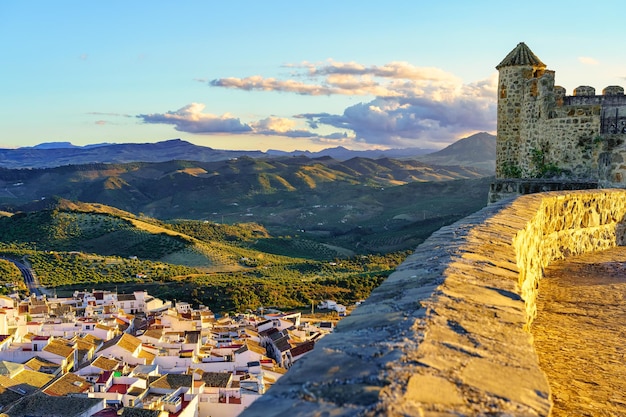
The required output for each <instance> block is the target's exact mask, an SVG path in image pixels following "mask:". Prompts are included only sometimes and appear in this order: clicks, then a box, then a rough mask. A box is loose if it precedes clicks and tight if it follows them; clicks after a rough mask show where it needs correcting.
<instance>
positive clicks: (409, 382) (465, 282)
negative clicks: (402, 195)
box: [242, 190, 626, 417]
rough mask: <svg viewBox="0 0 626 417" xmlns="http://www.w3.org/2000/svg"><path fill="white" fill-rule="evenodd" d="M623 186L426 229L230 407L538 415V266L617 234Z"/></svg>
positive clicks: (562, 195) (553, 196) (617, 238)
mask: <svg viewBox="0 0 626 417" xmlns="http://www.w3.org/2000/svg"><path fill="white" fill-rule="evenodd" d="M625 216H626V190H593V191H564V192H549V193H540V194H530V195H525V196H522V197H519V198H517V199H515V200H502V201H499V202H497V203H494V204H492V205H490V206H488V207H486V208H485V209H483V210H481V211H479V212H477V213H475V214H473V215H471V216H469V217H467V218H465V219H463V220H462V221H460V222H457V223H455V224H453V225H451V226H447V227H444V228H442V229H440V230H439V231H437V232H435V233H434V234H433V235H432V236H431V237H430V238H429V239H427V240H426V241H425V242H424V243H423V244H422V245H420V246H419V247H418V248H417V250H416V251H415V253H413V254H412V255H411V256H409V257H408V258H407V259H406V261H405V262H404V263H403V264H402V265H400V266H399V267H398V268H397V270H396V271H395V272H394V273H393V274H392V275H391V276H390V277H389V278H388V279H387V280H386V281H385V282H384V283H383V284H382V285H381V286H380V287H378V288H377V289H376V290H374V291H373V292H372V294H371V296H370V297H369V298H368V299H367V300H366V302H365V303H364V304H362V305H361V306H359V307H358V308H357V309H355V310H354V311H353V313H352V314H351V315H350V316H348V317H347V318H345V319H344V320H342V321H341V322H340V323H339V325H338V326H337V328H336V331H335V333H333V334H331V335H330V336H327V337H325V338H323V339H322V340H321V341H320V342H319V343H318V344H317V345H316V347H315V350H314V351H313V352H311V353H310V354H308V355H307V356H306V357H304V358H303V359H301V360H299V361H298V362H296V364H295V365H294V366H293V367H292V369H291V370H290V371H289V372H288V373H287V374H286V375H285V376H284V377H282V378H281V379H280V380H279V381H278V383H277V384H276V385H274V386H273V387H272V388H271V389H270V390H269V391H268V392H267V393H266V394H265V395H264V396H263V397H261V398H260V399H259V400H257V401H256V402H255V403H254V404H253V405H252V406H251V407H250V408H248V409H247V410H246V411H245V412H244V413H243V414H242V416H244V417H253V416H285V415H289V416H307V417H308V416H322V415H328V416H355V415H359V416H379V415H385V416H408V415H419V416H451V415H465V416H484V415H508V416H516V417H521V416H533V417H536V416H548V415H549V413H550V409H551V401H550V391H549V385H548V382H547V380H546V377H545V375H544V373H543V372H542V370H541V369H540V368H539V365H538V362H537V355H536V353H535V351H534V348H533V344H532V337H531V335H530V334H529V333H528V332H527V331H525V330H524V329H528V327H529V326H530V325H531V323H532V321H533V319H534V318H535V315H536V306H535V299H536V295H537V290H538V283H539V281H540V279H541V276H542V271H543V268H545V266H547V265H548V264H550V262H551V261H553V260H555V259H561V258H564V257H567V256H570V255H577V254H582V253H585V252H590V251H597V250H602V249H606V248H610V247H613V246H616V245H620V244H623V241H624V230H625Z"/></svg>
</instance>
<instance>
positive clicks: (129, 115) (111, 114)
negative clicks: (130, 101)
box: [86, 111, 135, 117]
mask: <svg viewBox="0 0 626 417" xmlns="http://www.w3.org/2000/svg"><path fill="white" fill-rule="evenodd" d="M86 114H91V115H94V116H114V117H135V116H133V115H132V114H124V113H106V112H98V111H90V112H87V113H86Z"/></svg>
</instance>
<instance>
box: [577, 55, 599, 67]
mask: <svg viewBox="0 0 626 417" xmlns="http://www.w3.org/2000/svg"><path fill="white" fill-rule="evenodd" d="M578 61H579V62H580V63H582V64H585V65H598V64H600V63H599V62H598V61H597V60H596V59H595V58H591V57H588V56H579V57H578Z"/></svg>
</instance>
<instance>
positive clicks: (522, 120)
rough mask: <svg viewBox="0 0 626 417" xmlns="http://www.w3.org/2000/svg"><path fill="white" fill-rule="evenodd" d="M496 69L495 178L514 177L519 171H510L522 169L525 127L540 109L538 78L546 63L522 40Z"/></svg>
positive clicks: (543, 72) (544, 69)
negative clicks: (537, 102)
mask: <svg viewBox="0 0 626 417" xmlns="http://www.w3.org/2000/svg"><path fill="white" fill-rule="evenodd" d="M496 69H497V70H498V72H499V78H498V140H497V145H496V160H497V164H496V177H498V178H506V177H511V176H515V175H514V174H516V172H511V171H513V170H519V169H521V167H520V166H519V161H520V160H521V155H522V154H523V153H524V147H525V144H524V130H525V127H526V126H527V125H528V121H529V118H530V117H534V114H535V113H536V112H537V109H536V108H535V107H536V106H535V104H536V103H535V102H536V97H537V96H538V94H539V90H540V88H539V85H538V83H537V80H538V79H539V78H541V77H543V76H544V74H545V72H546V65H545V64H544V63H543V62H541V60H540V59H539V58H538V57H537V56H536V55H535V54H534V53H533V52H532V51H531V50H530V48H529V47H528V46H526V44H525V43H524V42H520V43H519V44H518V45H517V46H516V47H515V49H513V50H512V51H511V52H510V53H509V54H508V55H507V56H506V57H505V58H504V59H503V60H502V62H500V64H498V66H496ZM552 79H553V78H552ZM553 97H554V96H553ZM529 106H530V108H529Z"/></svg>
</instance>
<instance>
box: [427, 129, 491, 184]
mask: <svg viewBox="0 0 626 417" xmlns="http://www.w3.org/2000/svg"><path fill="white" fill-rule="evenodd" d="M415 159H416V160H419V161H422V162H424V163H427V164H432V165H446V166H449V165H450V166H454V165H460V166H466V167H473V168H479V169H482V170H486V171H488V172H490V173H492V175H493V174H494V173H495V171H496V137H495V136H494V135H491V134H489V133H485V132H482V133H477V134H475V135H472V136H469V137H467V138H464V139H461V140H459V141H457V142H455V143H453V144H451V145H450V146H448V147H446V148H444V149H442V150H440V151H437V152H433V153H430V154H428V155H422V156H417V157H415Z"/></svg>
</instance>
